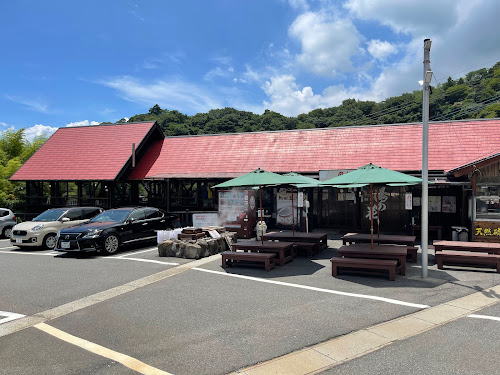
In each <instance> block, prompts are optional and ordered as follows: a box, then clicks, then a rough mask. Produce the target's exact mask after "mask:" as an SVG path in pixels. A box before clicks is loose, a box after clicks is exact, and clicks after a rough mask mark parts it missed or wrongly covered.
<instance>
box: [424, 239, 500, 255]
mask: <svg viewBox="0 0 500 375" xmlns="http://www.w3.org/2000/svg"><path fill="white" fill-rule="evenodd" d="M433 245H434V250H435V251H441V250H454V251H473V252H479V253H489V254H500V243H494V242H468V241H437V242H434V243H433Z"/></svg>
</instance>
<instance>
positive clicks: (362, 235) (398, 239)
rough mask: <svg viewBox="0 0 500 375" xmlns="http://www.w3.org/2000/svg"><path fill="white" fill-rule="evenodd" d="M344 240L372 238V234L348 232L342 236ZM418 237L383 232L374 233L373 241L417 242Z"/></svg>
mask: <svg viewBox="0 0 500 375" xmlns="http://www.w3.org/2000/svg"><path fill="white" fill-rule="evenodd" d="M342 239H343V240H371V234H369V233H347V234H346V235H344V236H342ZM415 240H416V237H415V236H404V235H398V234H381V235H380V236H377V235H376V234H374V235H373V242H378V241H384V242H385V241H391V242H392V241H393V242H395V243H397V242H415Z"/></svg>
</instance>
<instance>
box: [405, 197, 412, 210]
mask: <svg viewBox="0 0 500 375" xmlns="http://www.w3.org/2000/svg"><path fill="white" fill-rule="evenodd" d="M412 198H413V196H412V194H411V193H405V210H411V209H412V208H413V199H412Z"/></svg>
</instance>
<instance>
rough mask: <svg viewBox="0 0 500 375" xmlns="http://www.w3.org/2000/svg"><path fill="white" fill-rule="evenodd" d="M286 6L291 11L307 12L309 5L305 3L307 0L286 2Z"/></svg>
mask: <svg viewBox="0 0 500 375" xmlns="http://www.w3.org/2000/svg"><path fill="white" fill-rule="evenodd" d="M288 4H290V6H291V7H292V8H293V9H299V10H308V9H309V4H308V3H307V0H288Z"/></svg>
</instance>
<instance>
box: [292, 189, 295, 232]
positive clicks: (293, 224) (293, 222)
mask: <svg viewBox="0 0 500 375" xmlns="http://www.w3.org/2000/svg"><path fill="white" fill-rule="evenodd" d="M292 233H293V235H294V236H295V210H294V208H293V187H292Z"/></svg>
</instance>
